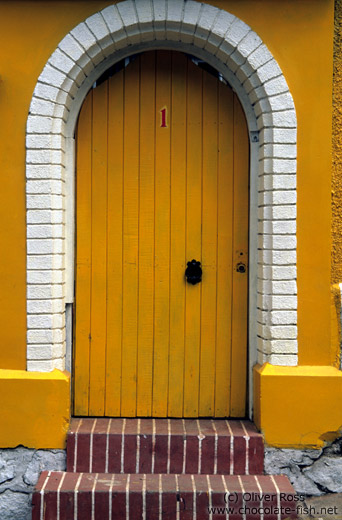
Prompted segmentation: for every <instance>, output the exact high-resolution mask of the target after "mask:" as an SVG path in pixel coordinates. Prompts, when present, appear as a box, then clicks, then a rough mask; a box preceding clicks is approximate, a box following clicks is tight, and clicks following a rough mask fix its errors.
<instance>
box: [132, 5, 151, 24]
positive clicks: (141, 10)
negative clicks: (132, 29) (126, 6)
mask: <svg viewBox="0 0 342 520" xmlns="http://www.w3.org/2000/svg"><path fill="white" fill-rule="evenodd" d="M135 7H136V10H137V15H138V22H139V26H140V28H141V27H142V26H144V24H151V23H152V21H153V13H152V4H151V1H150V0H139V1H138V2H135Z"/></svg>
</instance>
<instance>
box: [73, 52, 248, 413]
mask: <svg viewBox="0 0 342 520" xmlns="http://www.w3.org/2000/svg"><path fill="white" fill-rule="evenodd" d="M197 65H198V60H195V59H191V57H189V56H186V55H185V54H183V53H179V52H174V51H167V50H164V51H150V52H146V53H143V54H141V55H138V56H135V59H133V60H132V59H131V60H129V59H128V58H127V59H125V60H123V62H121V64H117V65H116V67H115V68H114V70H112V71H111V74H112V75H111V77H109V78H108V79H106V80H104V77H102V78H100V79H99V81H97V82H96V84H95V85H94V88H93V89H92V90H91V91H90V92H89V93H88V95H87V97H86V99H85V102H84V104H83V107H82V110H81V112H80V117H79V122H78V128H77V143H76V146H77V173H76V186H77V189H76V192H77V198H76V201H77V202H76V207H77V226H76V244H77V250H76V315H75V342H74V355H75V359H74V387H75V392H74V395H75V402H74V411H75V414H76V415H82V416H84V415H95V416H103V415H107V416H108V415H109V416H126V417H127V416H155V417H183V416H184V417H198V416H202V417H203V416H204V417H208V416H215V417H227V416H235V417H236V416H237V417H241V416H244V415H245V410H246V382H247V308H248V305H247V287H248V214H249V211H248V181H249V139H248V130H247V124H246V120H245V117H244V113H243V110H242V108H241V105H240V103H239V100H238V98H237V96H236V94H234V92H233V91H232V89H231V88H230V86H229V85H228V84H227V83H226V82H225V81H224V80H223V78H222V77H221V76H220V75H219V74H218V73H217V72H216V71H214V69H211V67H209V66H206V69H207V70H205V69H204V68H203V65H204V64H202V68H200V67H199V66H197ZM106 75H107V76H108V75H110V72H109V73H108V72H107V74H106ZM193 259H195V260H196V261H198V262H200V263H201V268H202V273H200V272H199V273H197V274H196V266H193V265H192V264H190V266H189V270H191V269H192V270H193V272H192V273H191V272H189V270H188V276H187V277H186V276H185V270H186V267H187V262H188V261H189V262H191V260H193ZM196 276H197V278H196Z"/></svg>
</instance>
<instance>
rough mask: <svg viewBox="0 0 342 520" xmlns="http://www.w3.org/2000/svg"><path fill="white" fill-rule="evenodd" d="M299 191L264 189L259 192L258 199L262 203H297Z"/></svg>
mask: <svg viewBox="0 0 342 520" xmlns="http://www.w3.org/2000/svg"><path fill="white" fill-rule="evenodd" d="M296 198H297V193H296V191H295V190H291V191H290V190H288V191H285V190H284V191H281V190H279V191H263V192H261V193H259V195H258V199H259V204H260V205H265V206H266V205H267V206H268V205H272V204H280V205H285V204H295V203H296Z"/></svg>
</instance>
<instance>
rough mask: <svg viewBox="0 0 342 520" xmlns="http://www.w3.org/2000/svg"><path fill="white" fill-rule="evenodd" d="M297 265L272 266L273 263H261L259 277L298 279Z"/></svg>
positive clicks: (265, 278)
mask: <svg viewBox="0 0 342 520" xmlns="http://www.w3.org/2000/svg"><path fill="white" fill-rule="evenodd" d="M296 275H297V272H296V267H295V266H291V267H289V266H271V265H259V266H258V278H259V279H260V280H262V279H264V280H266V281H267V280H286V281H290V280H295V279H296Z"/></svg>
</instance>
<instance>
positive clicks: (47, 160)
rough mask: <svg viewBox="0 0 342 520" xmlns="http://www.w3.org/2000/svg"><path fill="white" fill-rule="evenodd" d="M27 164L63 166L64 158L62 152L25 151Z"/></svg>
mask: <svg viewBox="0 0 342 520" xmlns="http://www.w3.org/2000/svg"><path fill="white" fill-rule="evenodd" d="M26 162H27V164H61V165H62V166H64V165H65V156H64V152H63V151H62V150H27V152H26Z"/></svg>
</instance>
